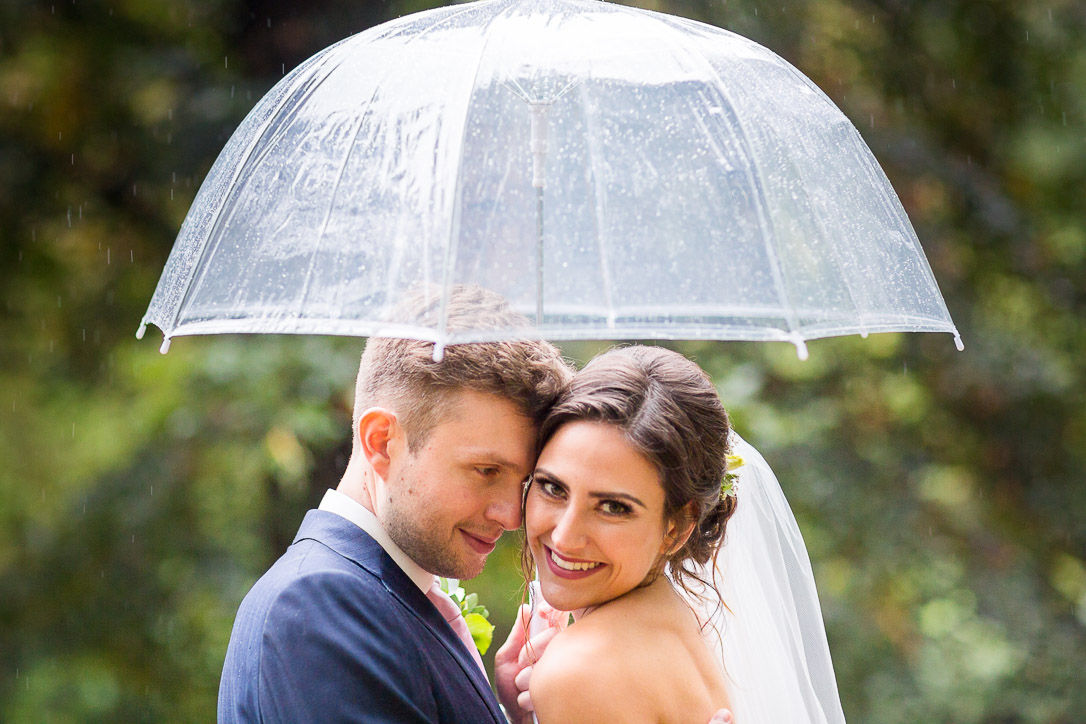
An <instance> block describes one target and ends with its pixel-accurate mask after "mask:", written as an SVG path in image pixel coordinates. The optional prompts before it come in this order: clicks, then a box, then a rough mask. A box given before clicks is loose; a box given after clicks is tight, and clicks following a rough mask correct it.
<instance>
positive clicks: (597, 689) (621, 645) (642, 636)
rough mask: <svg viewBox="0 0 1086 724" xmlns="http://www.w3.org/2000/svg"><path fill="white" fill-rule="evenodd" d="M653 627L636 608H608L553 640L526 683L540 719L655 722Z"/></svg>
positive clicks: (656, 664)
mask: <svg viewBox="0 0 1086 724" xmlns="http://www.w3.org/2000/svg"><path fill="white" fill-rule="evenodd" d="M625 603H627V604H633V603H635V602H633V601H630V602H625ZM616 604H617V602H616ZM653 628H655V625H654V623H653V621H652V619H651V617H649V616H647V615H646V611H645V610H644V609H643V608H642V607H641V606H637V605H615V604H608V605H605V606H603V607H601V608H599V609H598V610H596V611H593V612H592V613H591V614H590V615H588V616H585V617H584V618H582V619H581V620H580V621H578V622H577V623H575V624H574V625H573V626H571V627H570V628H569V629H567V630H566V631H564V632H562V633H561V634H560V635H559V636H557V637H555V638H554V640H553V641H551V643H550V644H549V646H548V648H547V651H546V653H545V654H544V656H543V658H542V659H540V661H539V662H538V663H536V665H535V666H534V667H533V668H532V677H531V680H530V684H529V686H530V690H531V695H532V701H533V703H534V704H535V706H536V711H537V713H538V715H539V719H540V721H542V722H545V723H549V722H571V723H572V722H581V721H583V722H593V724H598V722H600V721H623V722H638V721H656V711H655V710H656V708H657V707H656V704H658V701H657V699H658V698H659V695H658V693H657V692H655V691H652V690H651V689H652V686H651V685H647V684H648V682H655V681H658V680H659V674H660V671H659V663H660V660H659V658H658V657H656V656H653V655H652V648H653V647H652V646H648V645H646V644H647V642H649V641H652V640H653V638H654V637H653V636H652V629H653ZM631 682H640V683H639V684H638V685H634V686H631Z"/></svg>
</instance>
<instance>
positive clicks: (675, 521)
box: [660, 503, 696, 558]
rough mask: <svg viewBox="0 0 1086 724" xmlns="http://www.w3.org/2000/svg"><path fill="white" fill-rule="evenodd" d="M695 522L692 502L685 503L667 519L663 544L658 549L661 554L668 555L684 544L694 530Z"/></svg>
mask: <svg viewBox="0 0 1086 724" xmlns="http://www.w3.org/2000/svg"><path fill="white" fill-rule="evenodd" d="M695 522H696V519H695V517H694V504H693V503H687V504H686V505H684V506H683V507H682V508H681V509H680V510H679V511H677V512H676V513H675V515H674V516H672V517H671V518H670V519H668V522H667V529H666V530H665V531H664V545H663V547H662V548H661V549H660V553H661V555H663V556H664V557H665V558H666V557H670V556H672V555H674V553H675V552H676V551H678V550H679V549H681V548H682V547H683V546H684V545H686V541H688V540H689V539H690V534H691V533H693V532H694V524H695Z"/></svg>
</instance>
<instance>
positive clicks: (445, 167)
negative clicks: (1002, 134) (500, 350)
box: [140, 0, 961, 356]
mask: <svg viewBox="0 0 1086 724" xmlns="http://www.w3.org/2000/svg"><path fill="white" fill-rule="evenodd" d="M457 284H476V285H481V286H484V287H487V288H489V289H492V290H494V291H496V292H499V293H501V294H503V295H504V296H506V297H507V298H508V299H509V300H510V301H511V302H512V303H513V304H514V306H516V307H517V308H518V309H519V310H520V311H522V312H524V314H525V315H526V317H527V319H528V320H529V323H528V324H526V325H525V326H523V327H519V328H516V329H503V330H484V331H476V330H460V331H449V330H447V329H446V328H445V325H444V320H443V318H442V316H441V315H440V314H439V315H438V316H437V317H435V318H434V320H433V323H432V324H430V325H419V324H409V323H408V322H406V321H405V320H397V319H396V318H395V315H394V314H393V313H392V312H391V310H392V309H394V308H395V306H396V303H397V301H398V300H399V299H400V298H401V297H402V296H403V295H404V294H406V293H408V292H409V291H410V290H411V289H413V288H415V287H418V286H420V285H422V286H423V288H424V289H427V290H432V291H431V292H427V293H433V294H434V295H435V296H436V297H437V298H439V299H441V300H443V299H444V298H445V295H446V294H447V293H448V291H449V290H450V289H451V288H453V286H454V285H457ZM439 308H441V307H440V305H439ZM147 323H153V324H155V325H157V326H158V327H159V328H160V329H162V331H163V332H164V334H165V338H166V339H165V341H164V343H163V349H164V350H165V349H166V348H168V346H169V340H170V338H171V337H174V336H180V335H189V334H204V333H221V332H262V333H316V334H344V335H360V336H367V335H373V334H389V335H396V336H407V337H413V338H418V339H425V340H432V341H434V342H436V343H437V347H436V348H437V350H438V353H440V349H442V348H443V347H444V345H446V344H453V343H458V342H470V341H482V340H486V339H493V338H495V337H521V338H532V337H544V338H549V339H555V340H562V339H590V338H591V339H646V338H655V339H677V338H702V339H706V338H708V339H733V340H739V339H742V340H781V341H787V342H791V343H793V344H795V345H796V347H797V349H798V350H799V352H800V355H801V356H805V355H806V346H805V341H806V340H809V339H812V338H818V337H827V336H833V335H844V334H857V333H858V334H864V335H866V334H867V333H870V332H887V331H936V332H949V333H952V334H954V336H955V340H956V342H957V344H958V346H959V348H960V347H961V340H960V338H959V336H958V333H957V331H956V329H955V327H954V324H953V322H952V321H951V319H950V315H949V313H948V311H947V308H946V305H945V303H944V301H943V299H942V296H941V295H940V293H939V290H938V287H937V285H936V282H935V278H934V276H933V275H932V272H931V268H930V267H929V265H928V263H927V260H926V259H925V257H924V253H923V250H922V249H921V247H920V244H919V242H918V240H917V237H916V234H915V232H914V231H913V229H912V227H911V225H910V223H909V220H908V217H907V216H906V214H905V212H904V210H903V209H902V206H901V204H900V202H899V201H898V198H897V196H896V194H895V193H894V191H893V189H892V187H891V186H890V183H889V181H888V180H887V179H886V176H885V175H884V174H883V172H882V171H881V169H880V168H879V165H878V163H877V162H876V160H875V159H874V157H873V156H872V154H871V152H870V151H869V149H868V148H867V146H866V145H865V143H864V142H863V140H862V138H861V137H860V135H859V133H858V132H857V130H856V129H855V127H854V126H853V125H852V124H851V123H850V122H849V121H848V119H847V118H846V117H845V116H844V115H843V114H842V113H841V111H840V110H838V109H837V107H836V106H834V104H833V102H832V101H830V100H829V98H827V97H826V95H825V94H823V93H822V92H821V91H820V90H819V89H818V88H817V87H816V86H815V85H814V84H813V83H812V82H811V81H809V80H808V79H807V78H806V77H804V76H803V75H802V74H801V73H800V72H799V71H797V70H796V69H795V68H793V67H792V66H791V65H789V64H788V63H787V62H785V61H784V60H782V59H781V58H780V57H778V56H777V55H775V54H774V53H772V52H770V51H769V50H767V49H766V48H764V47H762V46H760V45H758V44H756V43H754V42H752V41H750V40H747V39H745V38H742V37H740V36H738V35H735V34H733V33H730V32H727V31H724V30H721V29H719V28H715V27H711V26H708V25H704V24H701V23H697V22H694V21H690V20H685V19H682V18H678V17H673V16H670V15H664V14H660V13H654V12H648V11H644V10H639V9H634V8H629V7H624V6H620V5H615V4H612V3H605V2H599V1H597V0H484V1H483V2H474V3H467V4H462V5H454V6H450V7H445V8H439V9H436V10H432V11H427V12H422V13H418V14H414V15H409V16H405V17H403V18H400V19H399V20H395V21H392V22H389V23H385V24H383V25H380V26H377V27H374V28H372V29H370V30H368V31H366V32H363V33H360V34H358V35H355V36H352V37H350V38H347V39H346V40H344V41H342V42H340V43H338V44H336V45H333V46H331V47H329V48H327V49H325V50H323V51H321V52H320V53H317V54H316V55H315V56H313V57H312V58H310V59H309V60H307V61H306V62H305V63H303V64H302V65H301V66H299V67H298V68H297V69H295V70H294V71H293V72H292V73H291V74H289V75H288V76H287V77H285V78H284V79H283V80H282V81H281V82H280V83H279V84H278V85H276V86H275V87H274V88H273V89H272V90H271V91H270V92H269V93H268V94H267V95H266V96H265V97H264V98H263V99H262V100H261V101H260V103H259V104H258V105H257V106H256V107H255V108H254V109H253V111H252V112H251V113H250V114H249V116H248V117H247V118H246V119H245V121H244V122H243V123H242V124H241V126H240V127H239V128H238V130H237V131H236V132H235V133H234V135H233V137H232V138H231V139H230V141H229V142H228V144H227V146H226V148H225V149H224V150H223V152H222V153H221V155H220V156H219V158H218V160H217V161H216V163H215V165H214V166H213V168H212V169H211V172H210V173H209V174H208V176H207V178H206V179H205V181H204V183H203V186H202V187H201V189H200V191H199V194H198V195H197V197H196V200H195V202H194V203H193V205H192V208H191V210H190V211H189V214H188V217H187V218H186V220H185V223H184V225H183V226H182V229H181V232H180V235H179V237H178V239H177V242H176V244H175V246H174V249H173V252H172V254H171V255H170V258H169V261H168V262H167V264H166V268H165V270H164V271H163V274H162V278H161V280H160V281H159V285H158V288H157V290H156V291H155V295H154V298H153V299H152V300H151V304H150V308H149V309H148V311H147V314H146V316H145V317H144V320H143V324H141V326H140V335H141V336H142V333H143V331H144V330H145V327H146V324H147Z"/></svg>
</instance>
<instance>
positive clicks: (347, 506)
mask: <svg viewBox="0 0 1086 724" xmlns="http://www.w3.org/2000/svg"><path fill="white" fill-rule="evenodd" d="M319 509H320V510H324V511H327V512H329V513H335V514H336V515H338V516H339V517H341V518H345V519H347V520H349V521H350V522H352V523H354V524H355V525H357V526H358V527H359V528H361V529H362V530H364V531H365V532H366V533H368V534H369V535H370V537H371V538H373V539H374V540H375V541H377V545H379V546H381V548H383V549H384V551H385V553H387V554H388V556H389V558H391V559H392V560H393V561H395V562H396V565H398V566H399V567H400V569H401V570H403V572H404V573H406V574H407V577H408V578H410V579H411V581H412V582H413V583H414V584H415V585H416V586H418V587H419V590H420V591H422V592H423V593H426V592H427V591H429V590H430V586H432V585H433V583H434V574H432V573H430V572H428V571H426V570H424V569H423V567H422V566H420V565H419V564H418V563H415V561H413V560H411V558H410V557H408V555H407V554H406V553H404V552H403V551H402V550H400V547H399V546H398V545H396V544H395V543H393V542H392V539H391V538H389V537H388V533H386V532H385V529H384V527H383V526H382V525H381V521H379V520H377V516H376V515H374V514H373V513H372V512H370V511H369V510H368V509H367V508H366V507H365V506H363V505H362V504H361V503H359V502H358V501H357V500H355V499H354V498H352V497H350V496H349V495H345V494H343V493H341V492H339V491H338V490H329V491H328V492H326V493H325V494H324V498H323V499H322V500H321V504H320V507H319Z"/></svg>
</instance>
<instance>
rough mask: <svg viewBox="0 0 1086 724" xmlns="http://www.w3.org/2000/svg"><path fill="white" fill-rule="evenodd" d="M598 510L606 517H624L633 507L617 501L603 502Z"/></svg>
mask: <svg viewBox="0 0 1086 724" xmlns="http://www.w3.org/2000/svg"><path fill="white" fill-rule="evenodd" d="M600 510H602V511H603V512H604V513H607V514H608V515H626V514H628V513H630V512H631V511H632V510H633V506H631V505H628V504H627V503H623V502H620V501H618V500H605V501H603V502H602V503H600Z"/></svg>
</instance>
